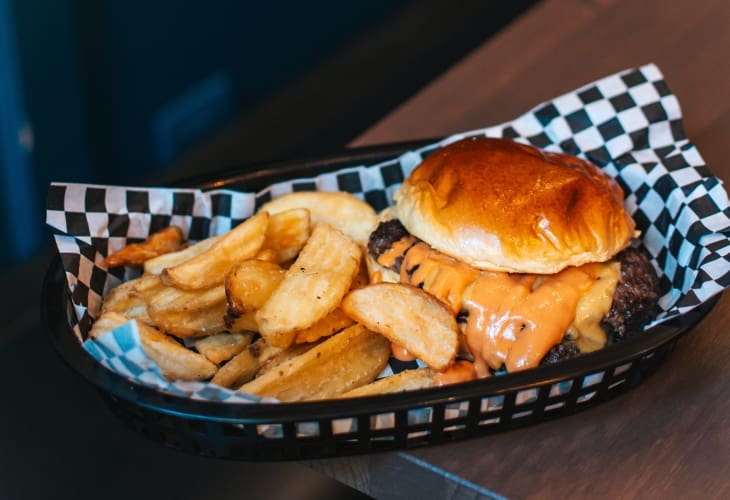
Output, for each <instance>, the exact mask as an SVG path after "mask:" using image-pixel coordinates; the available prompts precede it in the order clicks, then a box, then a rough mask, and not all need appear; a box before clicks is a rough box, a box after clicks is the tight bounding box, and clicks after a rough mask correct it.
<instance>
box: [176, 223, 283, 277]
mask: <svg viewBox="0 0 730 500" xmlns="http://www.w3.org/2000/svg"><path fill="white" fill-rule="evenodd" d="M268 222H269V214H268V213H267V212H259V213H257V214H256V215H254V216H253V217H251V218H249V219H247V220H246V221H244V222H242V223H241V224H239V225H238V226H236V227H234V228H233V229H231V230H230V231H228V232H227V233H225V234H223V235H222V237H221V238H220V239H219V240H218V241H216V242H215V243H214V244H213V246H211V247H210V248H209V249H208V250H206V251H205V252H203V253H201V254H199V255H197V256H195V257H193V258H192V259H189V260H186V261H185V262H182V263H180V264H177V265H175V266H172V267H168V268H165V269H164V270H163V271H162V278H163V281H164V282H165V283H167V284H171V285H174V286H177V287H179V288H183V289H185V290H200V289H203V288H209V287H211V286H214V285H217V284H220V283H223V280H224V279H225V276H226V273H227V272H228V270H229V269H230V267H231V266H232V265H233V264H235V263H236V262H239V261H241V260H244V259H250V258H251V257H253V256H254V255H256V253H257V252H258V251H259V250H260V249H261V246H262V245H263V243H264V238H265V235H266V227H267V225H268Z"/></svg>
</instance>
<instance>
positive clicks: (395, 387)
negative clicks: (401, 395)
mask: <svg viewBox="0 0 730 500" xmlns="http://www.w3.org/2000/svg"><path fill="white" fill-rule="evenodd" d="M433 375H434V372H433V370H431V369H430V368H413V369H411V370H403V371H402V372H400V373H396V374H394V375H390V376H388V377H383V378H380V379H378V380H375V381H373V382H370V383H369V384H366V385H363V386H362V387H358V388H356V389H352V390H351V391H347V392H345V393H344V394H340V395H339V396H338V397H339V398H357V397H360V396H375V395H378V394H389V393H393V392H403V391H414V390H416V389H425V388H427V387H433V386H434V385H435V384H434V381H433Z"/></svg>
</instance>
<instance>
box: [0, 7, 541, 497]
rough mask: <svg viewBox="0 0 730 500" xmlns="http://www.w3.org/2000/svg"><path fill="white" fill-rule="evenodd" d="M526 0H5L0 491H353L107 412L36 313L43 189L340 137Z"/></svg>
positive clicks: (291, 152) (250, 159)
mask: <svg viewBox="0 0 730 500" xmlns="http://www.w3.org/2000/svg"><path fill="white" fill-rule="evenodd" d="M534 3H536V2H534V1H514V2H499V1H498V0H494V1H487V0H481V1H480V0H474V1H454V2H445V1H437V0H424V1H412V0H390V1H389V0H371V1H368V2H357V3H355V2H337V1H335V0H320V1H312V2H295V1H280V2H237V1H212V2H205V4H203V3H202V2H177V1H171V0H164V1H155V2H143V1H140V0H126V1H125V0H0V75H3V77H2V79H3V80H4V81H5V84H3V85H0V118H1V119H0V180H2V184H1V186H2V187H1V189H2V191H0V231H3V233H4V234H5V235H6V237H5V238H2V239H0V277H2V278H3V283H4V284H5V287H6V293H5V295H6V296H7V297H6V298H5V299H4V300H2V301H0V304H2V309H1V312H2V318H3V320H4V321H5V323H6V326H5V327H4V328H3V331H2V334H0V379H2V380H3V381H4V387H5V396H4V398H3V403H2V411H0V443H2V449H3V453H2V458H0V498H9V499H14V498H24V499H25V498H98V497H101V498H135V497H137V496H140V497H143V498H147V497H152V496H156V497H160V498H200V497H202V496H204V495H215V497H216V498H221V499H224V498H240V497H248V498H345V497H347V496H348V495H354V494H355V492H353V491H352V490H349V489H348V488H346V487H345V486H344V485H341V484H339V483H336V482H334V481H333V480H331V479H329V478H327V477H325V476H322V475H321V474H319V473H316V472H314V471H313V470H311V469H309V468H306V467H304V466H302V465H300V464H297V463H277V464H268V463H238V462H225V461H218V460H212V459H203V458H198V457H194V456H189V455H185V454H182V453H180V452H176V451H172V450H169V449H166V448H164V447H162V446H161V445H157V444H155V443H151V442H148V441H146V440H144V439H143V438H142V437H140V436H138V435H137V434H135V433H134V432H132V431H131V430H129V429H128V428H127V427H126V426H125V425H124V423H123V422H121V421H119V420H118V419H117V418H116V417H115V416H114V415H113V414H112V413H111V412H110V411H109V410H108V409H107V408H106V407H105V406H104V405H103V403H102V402H101V400H100V399H99V398H98V396H97V394H96V392H95V389H94V388H93V387H89V386H88V384H86V383H85V382H84V381H83V380H82V379H81V378H80V377H79V376H77V375H76V374H75V373H74V372H73V371H72V370H71V369H70V368H69V367H68V366H66V365H65V364H64V362H63V361H62V360H61V359H60V357H59V356H58V355H57V354H56V353H55V352H54V351H53V349H52V347H51V345H50V343H49V341H48V339H47V337H46V332H45V331H44V326H43V325H42V323H41V319H40V312H39V300H38V299H39V296H40V293H41V288H42V280H43V275H44V273H45V271H46V269H47V268H48V265H49V263H50V259H51V256H52V254H53V253H54V252H55V250H54V248H53V247H52V240H51V236H50V234H49V233H48V230H47V229H46V227H45V224H44V197H45V192H46V190H47V187H48V184H49V183H50V182H52V181H72V182H85V183H108V184H112V183H114V184H165V183H167V182H171V181H173V180H174V179H178V178H180V177H188V176H198V175H209V174H210V175H212V174H213V172H215V171H217V170H220V169H224V168H228V167H235V166H245V168H250V169H255V168H256V165H257V164H260V163H262V162H267V161H270V160H280V159H293V158H304V157H315V156H317V155H319V154H323V153H330V152H333V151H337V150H340V149H342V148H344V147H345V146H346V144H347V143H348V142H349V141H351V140H352V139H353V138H354V137H356V136H357V135H358V134H360V133H361V132H363V131H364V130H365V129H367V128H368V127H369V126H370V125H371V124H373V123H375V122H376V121H377V120H378V119H379V118H380V117H382V116H384V115H385V114H387V113H388V112H389V111H391V110H392V109H393V108H394V107H395V106H397V105H398V104H399V103H400V102H402V101H404V100H405V99H407V98H408V97H409V96H411V95H413V94H414V93H416V92H417V91H418V90H419V89H420V88H421V87H423V86H424V85H425V84H426V83H427V82H429V81H430V80H432V79H433V78H434V77H436V76H437V75H438V74H439V73H441V72H442V71H444V70H445V69H447V68H448V67H449V66H450V65H452V64H454V63H455V62H457V61H458V60H459V59H460V58H462V57H463V56H464V55H466V54H467V53H468V52H469V51H470V50H472V49H473V48H475V47H476V46H478V45H479V44H481V43H482V42H484V41H486V40H487V39H488V38H489V37H491V36H493V35H494V34H495V33H496V32H498V31H499V29H500V28H502V27H503V26H505V25H506V23H508V22H509V21H510V20H512V19H514V17H516V16H517V15H519V13H521V12H522V11H524V9H526V8H528V7H529V6H531V5H532V4H534ZM3 28H5V29H3ZM498 71H499V69H498V68H485V71H484V78H490V77H491V75H492V74H497V73H498ZM485 125H487V124H485ZM30 131H32V133H30ZM19 221H21V222H19ZM11 222H14V224H11Z"/></svg>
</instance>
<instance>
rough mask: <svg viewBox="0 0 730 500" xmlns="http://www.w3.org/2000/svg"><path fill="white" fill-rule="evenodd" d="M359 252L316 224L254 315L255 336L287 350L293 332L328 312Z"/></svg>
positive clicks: (338, 234)
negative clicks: (277, 284) (256, 332)
mask: <svg viewBox="0 0 730 500" xmlns="http://www.w3.org/2000/svg"><path fill="white" fill-rule="evenodd" d="M361 257H362V250H361V248H360V247H359V246H358V245H357V243H355V242H354V241H352V239H350V238H349V237H347V236H345V235H344V234H342V233H341V232H340V231H338V230H337V229H334V228H333V227H332V226H330V225H328V224H317V225H315V227H314V229H313V230H312V235H311V236H310V238H309V239H308V240H307V243H306V244H305V245H304V248H303V249H302V251H301V252H300V253H299V255H298V256H297V259H296V260H295V261H294V263H293V264H292V265H291V267H289V269H288V270H287V271H286V274H285V275H284V279H283V280H282V281H281V283H280V284H279V286H278V287H277V288H276V289H275V290H274V292H273V293H272V294H271V296H270V297H269V298H268V300H267V301H266V302H265V303H264V304H263V306H262V307H261V308H260V309H259V310H258V312H257V313H256V323H257V324H258V327H259V333H261V335H262V336H263V337H264V338H265V339H266V341H267V342H269V343H270V344H272V345H275V346H278V347H288V346H289V345H291V343H292V342H293V341H294V338H295V337H296V332H297V331H299V330H304V329H305V328H309V327H310V326H312V325H313V324H314V323H316V322H317V321H319V320H321V319H322V318H324V317H325V316H326V315H328V314H329V313H330V312H332V311H333V310H334V309H335V308H336V307H337V306H338V305H339V303H340V301H341V300H342V297H343V296H344V295H345V293H346V292H347V291H348V289H349V288H350V285H351V284H352V281H353V279H354V277H355V275H356V274H357V272H358V270H359V269H360V259H361Z"/></svg>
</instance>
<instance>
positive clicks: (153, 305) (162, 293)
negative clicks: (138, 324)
mask: <svg viewBox="0 0 730 500" xmlns="http://www.w3.org/2000/svg"><path fill="white" fill-rule="evenodd" d="M226 310H227V306H226V292H225V288H224V287H223V285H216V286H213V287H212V288H209V289H206V290H197V291H192V290H181V289H179V288H176V287H173V286H166V287H163V288H162V289H161V290H158V291H157V293H156V294H154V295H153V296H152V297H150V298H149V299H148V305H147V312H148V314H149V318H150V322H151V323H152V324H153V325H154V326H156V327H157V328H159V329H160V330H162V331H164V332H166V333H169V334H172V335H174V336H176V337H179V338H188V337H204V336H207V335H213V334H216V333H220V332H222V331H224V330H226V329H227V327H226V323H225V315H226Z"/></svg>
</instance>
